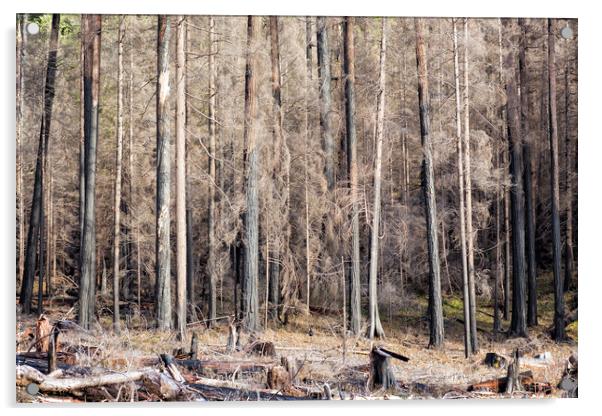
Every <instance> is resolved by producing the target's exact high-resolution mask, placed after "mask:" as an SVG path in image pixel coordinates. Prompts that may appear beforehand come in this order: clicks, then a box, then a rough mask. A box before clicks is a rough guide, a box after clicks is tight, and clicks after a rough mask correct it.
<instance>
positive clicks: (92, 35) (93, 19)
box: [79, 15, 102, 329]
mask: <svg viewBox="0 0 602 416" xmlns="http://www.w3.org/2000/svg"><path fill="white" fill-rule="evenodd" d="M86 20H87V22H86V31H85V34H84V42H85V50H84V167H85V180H84V182H85V187H84V201H85V202H84V215H83V235H82V254H81V281H80V296H79V298H80V300H79V324H80V325H81V326H82V327H83V328H84V329H89V327H90V321H91V319H92V318H93V317H94V309H95V303H96V302H95V296H96V200H95V192H96V149H97V141H98V119H99V111H98V101H99V98H100V33H101V24H102V18H101V16H100V15H87V16H86Z"/></svg>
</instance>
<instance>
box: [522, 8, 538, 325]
mask: <svg viewBox="0 0 602 416" xmlns="http://www.w3.org/2000/svg"><path fill="white" fill-rule="evenodd" d="M519 25H520V27H521V40H520V47H519V52H518V66H519V76H520V113H521V132H522V137H523V138H524V149H523V158H524V159H523V163H524V165H525V166H524V187H525V210H526V225H527V228H526V235H525V237H526V242H525V244H526V249H527V272H528V274H527V289H528V290H527V325H528V326H535V325H537V280H536V277H537V269H536V264H535V224H534V210H533V180H532V177H533V175H532V168H531V166H532V161H531V143H530V140H529V99H528V91H529V86H528V85H529V84H528V74H527V59H526V49H527V27H526V25H525V21H524V19H519Z"/></svg>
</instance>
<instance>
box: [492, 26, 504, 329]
mask: <svg viewBox="0 0 602 416" xmlns="http://www.w3.org/2000/svg"><path fill="white" fill-rule="evenodd" d="M498 49H499V53H498V58H499V86H500V88H503V85H504V60H503V57H502V56H503V55H502V23H501V19H498ZM503 108H504V107H503V106H502V111H501V119H500V125H501V128H500V138H501V139H503V138H504V136H505V128H504V119H505V114H504V110H503ZM501 149H503V146H500V141H499V140H498V141H497V142H496V144H495V166H496V168H497V170H498V173H497V175H496V176H497V184H496V191H495V283H494V287H493V332H494V333H495V334H497V333H499V332H501V330H502V322H501V317H500V293H499V290H500V289H501V288H502V286H503V284H502V282H503V278H504V266H503V265H502V240H501V233H502V217H501V216H502V199H503V194H502V192H503V191H502V178H501V172H502V171H503V170H502V169H503V167H502V158H501V157H500V150H501Z"/></svg>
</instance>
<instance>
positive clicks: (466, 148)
mask: <svg viewBox="0 0 602 416" xmlns="http://www.w3.org/2000/svg"><path fill="white" fill-rule="evenodd" d="M462 151H463V153H464V183H465V185H466V187H465V191H466V238H467V245H466V249H467V253H466V254H467V256H468V300H469V305H470V343H471V350H472V352H473V353H476V352H477V351H478V350H479V342H478V337H477V318H476V315H477V312H476V311H477V297H476V294H475V270H474V251H475V249H474V240H475V234H476V233H474V232H473V228H472V175H471V169H470V102H469V95H468V19H467V18H466V19H464V138H463V143H462Z"/></svg>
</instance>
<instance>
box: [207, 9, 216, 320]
mask: <svg viewBox="0 0 602 416" xmlns="http://www.w3.org/2000/svg"><path fill="white" fill-rule="evenodd" d="M214 31H215V22H214V20H213V17H209V68H208V70H209V125H208V127H209V176H210V178H211V181H210V184H209V257H208V259H207V276H208V280H209V293H208V295H209V299H208V301H209V302H208V303H207V307H208V315H209V316H208V317H209V326H213V325H214V324H215V321H214V320H215V318H216V306H217V288H216V284H215V283H216V282H215V280H216V279H215V277H216V276H215V274H216V267H215V264H216V263H215V222H216V221H217V219H216V218H215V187H216V186H217V183H216V180H217V177H216V174H215V155H216V152H217V149H216V144H215V97H216V94H217V90H216V89H215V74H216V68H215V50H214V47H213V45H214V43H215V40H214Z"/></svg>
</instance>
